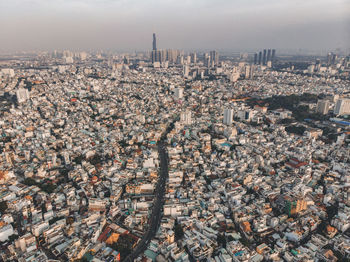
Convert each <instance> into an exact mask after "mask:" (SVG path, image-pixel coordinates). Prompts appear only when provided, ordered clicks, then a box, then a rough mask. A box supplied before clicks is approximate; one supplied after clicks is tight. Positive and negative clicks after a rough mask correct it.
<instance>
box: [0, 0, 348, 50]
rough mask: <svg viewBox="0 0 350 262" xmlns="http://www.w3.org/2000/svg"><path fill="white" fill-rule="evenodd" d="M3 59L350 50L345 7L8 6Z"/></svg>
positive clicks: (26, 0) (28, 0) (204, 3)
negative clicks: (14, 55)
mask: <svg viewBox="0 0 350 262" xmlns="http://www.w3.org/2000/svg"><path fill="white" fill-rule="evenodd" d="M0 24H1V25H2V26H1V35H0V40H1V44H0V51H2V52H6V51H20V50H26V51H28V50H54V49H59V50H62V49H73V50H115V51H133V50H142V51H143V50H148V49H149V48H150V44H149V43H150V35H151V34H152V33H153V32H156V33H157V36H158V37H159V41H158V42H159V47H160V48H178V49H184V50H194V49H196V50H206V49H213V48H215V49H218V50H227V51H235V50H239V51H241V50H253V49H256V48H260V47H264V46H271V47H274V48H278V49H280V50H283V49H292V50H298V49H307V50H318V51H327V50H330V49H333V50H335V49H337V48H340V49H343V50H347V49H348V48H349V43H350V33H349V32H350V30H349V25H350V3H349V1H346V0H321V1H320V0H308V1H303V0H297V1H291V0H286V1H277V0H268V1H260V0H253V1H243V0H236V1H230V0H218V1H209V0H190V1H175V0H164V1H160V0H152V1H142V0H130V1H125V0H102V1H98V0H85V1H84V0H57V1H47V0H11V1H6V0H1V1H0Z"/></svg>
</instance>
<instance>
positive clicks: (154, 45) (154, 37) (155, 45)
mask: <svg viewBox="0 0 350 262" xmlns="http://www.w3.org/2000/svg"><path fill="white" fill-rule="evenodd" d="M153 50H154V51H156V50H157V39H156V34H155V33H153Z"/></svg>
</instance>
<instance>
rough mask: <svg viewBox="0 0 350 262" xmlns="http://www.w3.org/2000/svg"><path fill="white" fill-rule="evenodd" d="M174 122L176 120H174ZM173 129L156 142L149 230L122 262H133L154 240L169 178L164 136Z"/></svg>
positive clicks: (172, 125) (170, 126)
mask: <svg viewBox="0 0 350 262" xmlns="http://www.w3.org/2000/svg"><path fill="white" fill-rule="evenodd" d="M175 121H176V120H175ZM173 128H174V124H173V123H171V124H170V125H169V127H168V128H167V130H166V131H165V133H164V134H163V135H162V138H161V139H160V141H159V142H158V155H159V159H160V170H159V178H158V182H157V186H156V190H155V199H154V202H153V208H152V213H151V216H150V220H149V228H148V230H147V231H146V233H145V234H144V235H143V237H142V239H141V241H140V242H139V243H138V244H137V246H136V247H135V249H134V250H133V252H132V253H131V254H130V255H129V256H128V257H126V258H125V259H124V261H129V262H133V261H134V259H136V258H137V257H138V256H139V255H141V254H142V253H143V252H144V251H145V250H146V248H147V246H148V244H149V242H150V241H151V240H152V239H153V238H154V236H155V235H156V233H157V230H158V228H159V226H160V221H161V219H162V208H163V205H164V195H165V190H166V181H167V178H168V176H169V173H168V154H167V152H166V142H165V139H166V135H167V134H168V133H169V132H170V131H171V130H172V129H173Z"/></svg>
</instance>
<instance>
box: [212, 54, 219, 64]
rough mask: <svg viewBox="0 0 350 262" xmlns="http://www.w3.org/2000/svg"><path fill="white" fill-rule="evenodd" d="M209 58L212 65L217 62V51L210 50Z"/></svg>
mask: <svg viewBox="0 0 350 262" xmlns="http://www.w3.org/2000/svg"><path fill="white" fill-rule="evenodd" d="M210 58H211V61H213V63H214V65H218V64H219V53H218V52H217V51H210Z"/></svg>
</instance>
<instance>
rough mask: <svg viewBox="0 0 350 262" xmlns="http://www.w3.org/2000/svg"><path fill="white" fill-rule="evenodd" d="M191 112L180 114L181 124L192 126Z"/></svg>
mask: <svg viewBox="0 0 350 262" xmlns="http://www.w3.org/2000/svg"><path fill="white" fill-rule="evenodd" d="M191 115H192V114H191V111H189V110H186V111H185V112H182V113H181V114H180V121H181V123H183V124H185V125H190V124H192V116H191Z"/></svg>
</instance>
